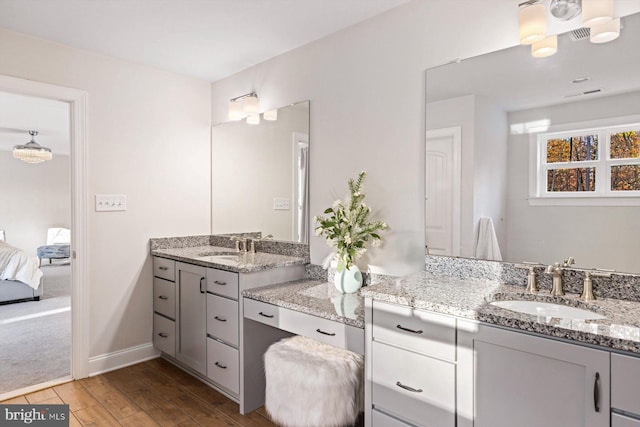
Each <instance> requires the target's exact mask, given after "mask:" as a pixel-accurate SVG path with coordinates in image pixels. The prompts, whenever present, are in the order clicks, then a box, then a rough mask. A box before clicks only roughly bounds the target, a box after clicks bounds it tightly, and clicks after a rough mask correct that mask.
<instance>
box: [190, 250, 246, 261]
mask: <svg viewBox="0 0 640 427" xmlns="http://www.w3.org/2000/svg"><path fill="white" fill-rule="evenodd" d="M239 257H240V254H239V253H237V252H210V253H204V254H200V256H198V257H196V259H197V260H200V261H209V262H216V261H236V260H237V259H238V258H239Z"/></svg>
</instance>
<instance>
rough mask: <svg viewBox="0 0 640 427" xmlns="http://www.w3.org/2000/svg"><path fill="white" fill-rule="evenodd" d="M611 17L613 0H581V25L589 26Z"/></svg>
mask: <svg viewBox="0 0 640 427" xmlns="http://www.w3.org/2000/svg"><path fill="white" fill-rule="evenodd" d="M612 19H613V0H582V26H583V27H587V28H591V27H593V26H595V25H602V24H605V23H607V22H609V21H611V20H612Z"/></svg>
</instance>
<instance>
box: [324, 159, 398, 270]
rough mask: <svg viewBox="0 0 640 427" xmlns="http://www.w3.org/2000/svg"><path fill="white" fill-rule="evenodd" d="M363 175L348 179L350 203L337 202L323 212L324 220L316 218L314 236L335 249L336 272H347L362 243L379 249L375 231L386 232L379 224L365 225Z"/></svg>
mask: <svg viewBox="0 0 640 427" xmlns="http://www.w3.org/2000/svg"><path fill="white" fill-rule="evenodd" d="M365 175H366V172H364V171H362V172H360V173H359V174H358V178H357V179H356V180H353V179H349V181H348V184H349V192H350V200H349V202H348V203H346V204H345V203H343V202H342V201H341V200H336V201H335V202H333V206H332V207H330V208H327V209H326V210H325V211H324V215H326V216H316V217H314V218H313V219H314V221H315V222H316V223H317V226H316V229H315V230H316V235H317V236H322V235H324V236H325V238H326V239H327V244H328V245H329V246H330V247H335V248H336V255H337V257H338V265H337V266H336V270H337V271H338V272H341V271H344V270H345V269H347V270H348V269H349V268H350V267H351V266H353V265H354V264H355V262H356V261H357V259H358V258H360V257H361V256H362V255H364V253H365V252H366V251H367V249H366V248H365V247H364V246H365V243H367V242H368V241H369V240H371V245H372V246H374V247H379V246H380V244H381V243H382V239H381V238H380V235H379V234H378V233H377V231H379V230H386V229H387V228H389V227H388V226H387V224H385V223H384V222H382V221H369V215H370V214H371V208H370V207H369V206H367V205H366V204H364V202H363V200H364V193H363V192H362V184H363V182H364V178H365Z"/></svg>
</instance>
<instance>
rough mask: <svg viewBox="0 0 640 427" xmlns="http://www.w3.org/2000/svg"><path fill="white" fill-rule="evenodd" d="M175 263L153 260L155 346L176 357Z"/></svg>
mask: <svg viewBox="0 0 640 427" xmlns="http://www.w3.org/2000/svg"><path fill="white" fill-rule="evenodd" d="M174 269H175V262H174V261H172V260H168V259H164V258H158V257H154V258H153V275H154V277H153V345H154V347H156V348H157V349H158V350H160V351H162V352H163V353H165V354H167V355H169V356H172V357H175V355H176V321H175V320H176V284H175V281H174V280H175V279H174V277H175V275H174Z"/></svg>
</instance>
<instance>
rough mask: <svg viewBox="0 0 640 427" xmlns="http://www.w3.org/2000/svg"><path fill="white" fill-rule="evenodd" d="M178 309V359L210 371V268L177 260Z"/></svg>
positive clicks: (199, 368)
mask: <svg viewBox="0 0 640 427" xmlns="http://www.w3.org/2000/svg"><path fill="white" fill-rule="evenodd" d="M176 277H177V281H176V286H177V290H178V293H177V294H178V301H177V303H178V312H177V319H176V329H177V333H176V339H177V342H176V359H177V360H178V361H179V362H182V363H184V364H185V365H186V366H188V367H189V368H191V369H193V370H194V371H196V372H198V373H200V374H203V375H206V372H207V340H206V338H207V317H206V316H207V298H206V290H207V283H206V277H207V276H206V268H205V267H200V266H197V265H191V264H185V263H182V262H177V263H176Z"/></svg>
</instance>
